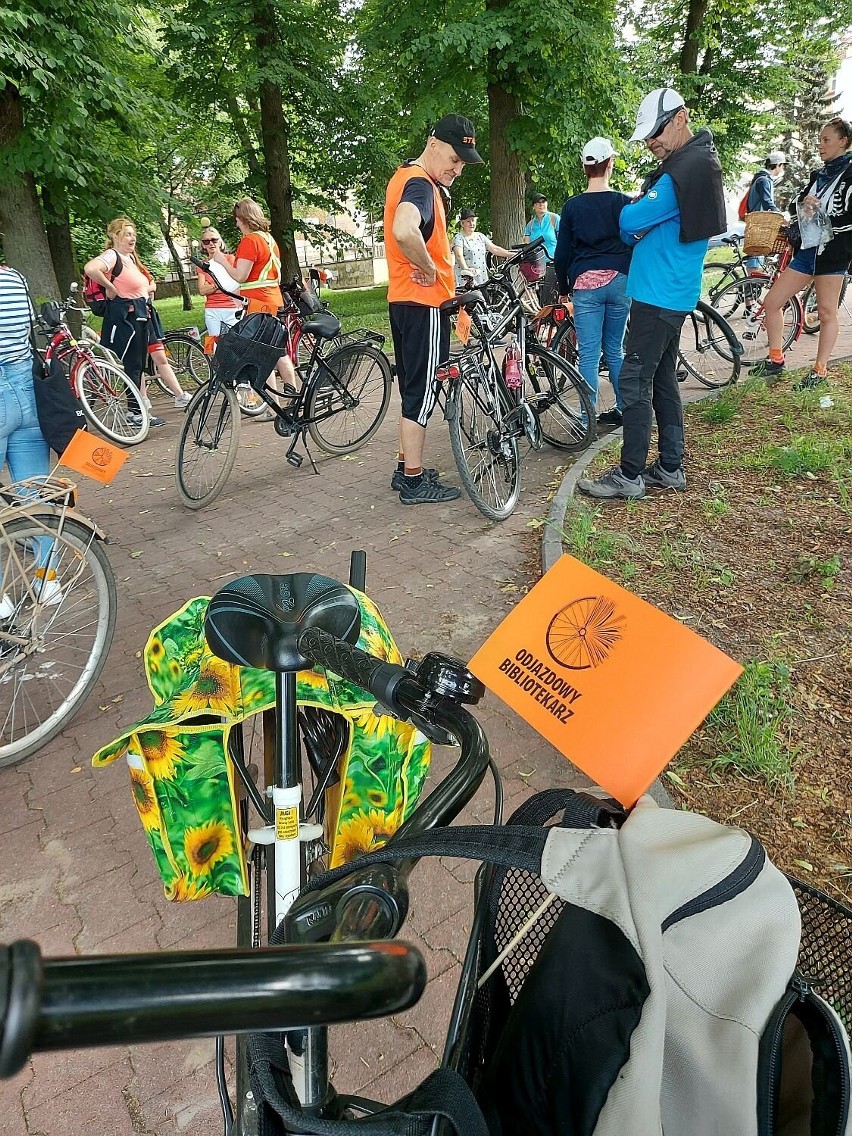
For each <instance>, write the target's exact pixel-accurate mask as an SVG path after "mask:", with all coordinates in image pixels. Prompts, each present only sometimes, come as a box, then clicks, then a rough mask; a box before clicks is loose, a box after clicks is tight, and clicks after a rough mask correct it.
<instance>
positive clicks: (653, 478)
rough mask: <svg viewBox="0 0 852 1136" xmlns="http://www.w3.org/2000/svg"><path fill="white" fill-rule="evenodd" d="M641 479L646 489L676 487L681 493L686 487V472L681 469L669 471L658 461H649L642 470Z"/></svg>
mask: <svg viewBox="0 0 852 1136" xmlns="http://www.w3.org/2000/svg"><path fill="white" fill-rule="evenodd" d="M642 480H643V481H644V482H645V485H646V487H647V488H648V489H676V490H677V491H678V493H683V491H684V489H686V474H685V473H684V472H683V470H682V469H676V470H674V471H673V472H670V471H669V470H667V469H666V468H665V467H664V466H662V465H660V463H659V461H654V462H651V464H650V465H649V466H646V467H645V469H643V470H642Z"/></svg>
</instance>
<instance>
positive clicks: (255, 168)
mask: <svg viewBox="0 0 852 1136" xmlns="http://www.w3.org/2000/svg"><path fill="white" fill-rule="evenodd" d="M225 106H226V107H227V109H228V114H229V116H230V118H231V123H232V125H233V127H234V133H235V134H236V136H237V138H238V139H239V143H240V146H241V147H242V157H243V158H245V162H246V165H247V166H248V168H249V173H250V174H251V175H252V177H253V178H255V179H256V180H257V181H258V182H263V181H265V180H266V178H265V176H264V172H263V166H262V165H261V163H260V161H259V159H258V156H257V146H256V145H255V143H254V139H253V138H252V136H251V131H250V130H249V125H248V123H247V122H246V116H245V115H244V114H243V112H242V110H241V109H240V104H239V103H238V102H237V97H236V95H232V94H230V93H229V94H227V95H226V96H225Z"/></svg>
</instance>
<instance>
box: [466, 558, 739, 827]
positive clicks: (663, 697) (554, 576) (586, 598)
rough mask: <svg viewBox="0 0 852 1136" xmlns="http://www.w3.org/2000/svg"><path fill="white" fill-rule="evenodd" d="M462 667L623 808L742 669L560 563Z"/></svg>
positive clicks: (577, 566)
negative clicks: (468, 664)
mask: <svg viewBox="0 0 852 1136" xmlns="http://www.w3.org/2000/svg"><path fill="white" fill-rule="evenodd" d="M470 669H471V670H472V671H473V673H474V674H475V675H476V676H477V677H478V678H480V679H481V680H482V681H483V682H484V683H485V685H486V686H487V687H488V688H489V689H490V690H492V691H493V692H494V693H495V694H496V695H497V696H498V698H501V699H502V700H503V701H504V702H506V703H507V704H508V705H509V706H511V708H512V709H513V710H515V711H516V712H517V713H518V714H520V716H521V717H522V718H523V719H524V720H525V721H527V722H529V724H530V725H531V726H532V727H533V729H535V730H537V731H538V732H539V733H540V734H542V735H543V736H544V737H545V738H547V740H548V741H549V742H551V743H552V745H554V746H555V747H556V748H557V749H558V750H559V751H560V752H561V753H563V754H564V755H565V756H566V757H567V758H568V759H569V761H571V762H572V763H573V764H574V765H576V766H577V768H578V769H582V771H583V772H584V773H585V774H586V775H587V776H588V777H590V778H591V779H592V781H594V782H596V783H597V784H598V785H600V786H602V787H603V788H604V789H606V791H607V792H608V793H610V794H611V795H612V796H613V797H615V798H616V799H617V800H619V801H620V802H621V803H622V804H623V805H626V806H628V807H629V806H632V805H633V804H635V802H636V801H637V799H638V798H639V797H640V796H641V795H642V793H644V792H645V791H646V789H647V788H648V787H649V786H650V785H651V783H652V782H653V780H654V779H655V778H656V777H658V776H659V774H660V773H661V772H662V771H663V769H664V768H665V767H666V765H667V764H668V762H669V761H670V760H671V758H672V757H674V755H675V754H676V753H677V751H678V750H679V749H680V747H681V746H682V745H683V744H684V742H685V741H686V740H687V738H688V737H689V736H690V734H692V732H693V731H694V730H695V729H696V728H697V727H698V726H699V725H700V724H701V722H702V721H703V720H704V718H705V717H706V716H707V714H709V712H710V711H711V710H712V709H713V707H714V706H715V705H716V703H717V702H718V701H719V699H720V698H721V697H722V695H723V694H724V693H725V691H726V690H728V688H729V687H730V686H732V685H733V683H734V682H735V681H736V680H737V678H738V677H739V675H740V674H741V673H742V667H741V666H740V665H739V663H736V662H734V660H733V659H731V658H729V657H728V656H727V655H725V654H723V652H722V651H720V650H718V649H717V648H716V647H714V646H713V645H712V644H711V643H708V642H707V640H706V639H702V638H701V636H700V635H696V634H695V632H694V631H691V630H690V629H689V628H688V627H685V626H684V625H683V624H682V623H679V622H678V620H676V619H672V617H671V616H669V615H666V614H665V613H664V612H662V611H660V610H659V609H658V608H656V607H653V606H652V605H651V604H649V603H646V602H645V600H642V599H639V597H638V596H634V595H633V594H632V593H631V592H628V591H626V590H625V589H624V588H621V587H619V585H618V584H615V583H613V582H612V580H608V579H607V578H606V577H605V576H601V575H600V573H598V572H595V571H593V570H592V569H591V568H589V567H587V566H586V565H585V564H582V563H581V562H580V561H579V560H575V559H574V557H572V556H563V557H561V559H560V560H558V561H557V562H556V564H554V566H553V567H552V568H551V569H550V571H549V572H547V573H546V574H545V575H544V576H543V577H542V578H541V580H539V582H538V583H537V584H536V585H535V587H534V588H532V590H531V591H530V592H529V593H528V594H527V595H526V596H525V597H524V598H523V599H522V600H521V602H520V603H519V604H518V605H517V607H515V608H514V610H513V611H512V612H510V614H509V615H508V616H507V617H506V618H505V619H504V620H503V622H502V623H501V624H500V625H499V626H498V627H497V628H496V630H495V631H494V632H493V634H492V635H491V636H490V637H489V638H488V639H487V640H486V641H485V643H483V645H482V646H481V647H480V649H479V650H478V651H477V653H476V654H475V655H474V657H473V659H471V662H470Z"/></svg>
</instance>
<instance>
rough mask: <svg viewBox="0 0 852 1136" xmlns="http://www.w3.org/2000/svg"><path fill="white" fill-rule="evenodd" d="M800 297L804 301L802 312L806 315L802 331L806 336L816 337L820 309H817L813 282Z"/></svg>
mask: <svg viewBox="0 0 852 1136" xmlns="http://www.w3.org/2000/svg"><path fill="white" fill-rule="evenodd" d="M844 288H845V284H844ZM800 296H801V300H802V311H803V313H804V322H803V323H802V330H803V331H804V332H805V334H806V335H816V334H817V332H818V331H819V325H820V319H819V308H818V307H817V298H816V289H815V288H814V282H813V280H812V281H811V282H810V284H809V285H808V286H807V288H805V290H804V292H801V293H800Z"/></svg>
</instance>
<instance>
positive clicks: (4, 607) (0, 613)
mask: <svg viewBox="0 0 852 1136" xmlns="http://www.w3.org/2000/svg"><path fill="white" fill-rule="evenodd" d="M14 614H15V605H14V604H13V603H12V598H11V596H10V595H9V594H8V593H7V592H4V593H3V598H2V599H0V619H11V618H12V616H13V615H14Z"/></svg>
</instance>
